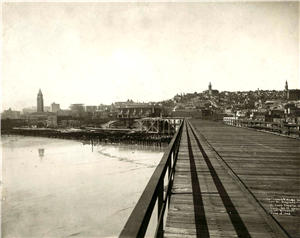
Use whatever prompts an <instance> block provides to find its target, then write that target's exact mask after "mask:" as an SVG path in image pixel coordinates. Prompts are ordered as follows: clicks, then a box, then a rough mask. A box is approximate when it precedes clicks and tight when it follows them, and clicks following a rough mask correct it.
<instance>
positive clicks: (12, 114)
mask: <svg viewBox="0 0 300 238" xmlns="http://www.w3.org/2000/svg"><path fill="white" fill-rule="evenodd" d="M7 118H9V119H20V112H19V111H13V110H11V108H9V109H8V110H4V112H2V113H1V119H7Z"/></svg>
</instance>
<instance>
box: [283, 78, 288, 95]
mask: <svg viewBox="0 0 300 238" xmlns="http://www.w3.org/2000/svg"><path fill="white" fill-rule="evenodd" d="M288 93H289V86H288V82H287V80H286V81H285V87H284V97H285V98H286V99H287V98H288Z"/></svg>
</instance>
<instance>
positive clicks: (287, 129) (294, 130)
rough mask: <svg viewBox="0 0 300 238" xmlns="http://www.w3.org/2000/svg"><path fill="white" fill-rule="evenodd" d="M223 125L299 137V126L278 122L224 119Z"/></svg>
mask: <svg viewBox="0 0 300 238" xmlns="http://www.w3.org/2000/svg"><path fill="white" fill-rule="evenodd" d="M223 123H225V124H227V125H231V126H238V127H247V128H253V129H257V130H265V131H271V132H274V133H278V134H285V135H296V136H300V130H299V128H300V125H299V124H287V123H280V122H265V121H255V120H242V119H236V118H234V117H233V118H232V119H231V118H226V120H225V121H223Z"/></svg>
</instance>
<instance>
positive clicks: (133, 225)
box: [119, 121, 184, 238]
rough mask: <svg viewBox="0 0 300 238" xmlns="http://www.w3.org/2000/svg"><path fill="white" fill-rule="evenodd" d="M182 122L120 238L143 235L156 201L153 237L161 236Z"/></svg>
mask: <svg viewBox="0 0 300 238" xmlns="http://www.w3.org/2000/svg"><path fill="white" fill-rule="evenodd" d="M183 123H184V121H182V123H181V125H180V127H179V129H178V131H177V133H176V134H175V136H174V137H173V139H172V141H171V142H170V144H169V147H168V150H167V151H166V152H165V153H164V155H163V157H162V159H161V161H160V163H159V164H158V166H157V167H156V169H155V171H154V173H153V175H152V177H151V178H150V180H149V182H148V184H147V186H146V188H145V190H144V192H143V193H142V195H141V197H140V199H139V201H138V203H137V204H136V206H135V208H134V209H133V211H132V213H131V215H130V217H129V219H128V221H127V223H126V224H125V226H124V228H123V230H122V232H121V234H120V236H119V237H120V238H124V237H144V236H145V234H146V231H147V228H148V224H149V221H150V218H151V215H152V212H153V210H154V207H155V204H156V201H157V207H158V218H157V226H156V231H155V237H163V221H164V215H165V210H166V206H167V204H169V202H170V195H171V188H172V185H173V179H174V172H175V165H176V161H177V156H178V151H179V145H180V139H181V134H182V128H183ZM166 175H167V185H166V189H164V184H165V177H166Z"/></svg>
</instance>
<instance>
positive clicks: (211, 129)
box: [119, 119, 300, 238]
mask: <svg viewBox="0 0 300 238" xmlns="http://www.w3.org/2000/svg"><path fill="white" fill-rule="evenodd" d="M299 155H300V140H299V139H298V138H296V139H293V138H288V137H284V136H279V135H275V134H271V133H265V132H260V131H256V130H252V129H247V128H242V127H233V126H229V125H225V124H223V123H216V122H212V121H205V120H199V119H191V120H190V121H188V120H185V121H184V123H183V124H182V125H181V127H180V129H179V130H178V131H177V133H176V135H175V136H174V138H173V139H172V141H171V143H170V145H169V148H168V150H167V151H166V152H165V154H164V156H163V158H162V160H161V162H160V164H159V165H158V166H157V168H156V170H155V171H154V173H153V175H152V177H151V179H150V181H149V183H148V185H147V186H146V188H145V190H144V192H143V193H142V195H141V197H140V199H139V201H138V202H137V204H136V206H135V208H134V209H133V211H132V214H131V215H130V217H129V218H128V221H127V223H126V224H125V226H124V229H123V230H122V232H121V234H120V236H119V237H144V236H145V234H148V233H147V232H149V231H147V228H148V224H149V221H150V220H152V219H154V220H156V221H157V226H156V230H155V232H154V235H153V236H154V237H262V238H266V237H279V238H281V237H300V229H299V224H300V191H299V187H300V174H299V171H300V156H299ZM154 209H155V210H156V209H157V215H155V216H153V215H152V212H153V210H154ZM151 216H152V217H151ZM152 221H153V220H152Z"/></svg>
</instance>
